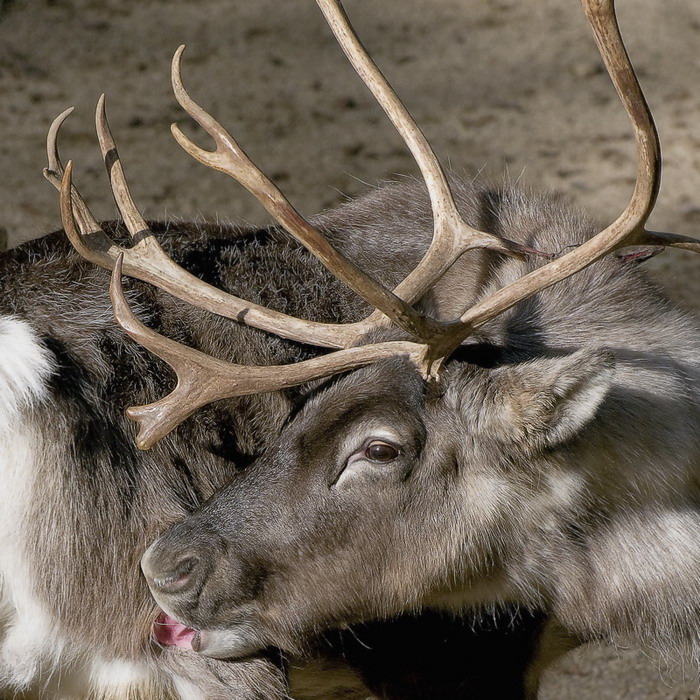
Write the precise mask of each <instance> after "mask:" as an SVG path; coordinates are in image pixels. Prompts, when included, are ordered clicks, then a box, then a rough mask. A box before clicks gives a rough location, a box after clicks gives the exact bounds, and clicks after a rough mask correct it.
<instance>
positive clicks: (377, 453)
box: [365, 440, 399, 462]
mask: <svg viewBox="0 0 700 700" xmlns="http://www.w3.org/2000/svg"><path fill="white" fill-rule="evenodd" d="M398 456H399V451H398V450H397V449H396V448H395V447H394V446H393V445H390V444H389V443H388V442H382V441H381V440H372V442H370V443H369V445H367V449H366V450H365V457H367V459H371V460H372V461H373V462H391V460H392V459H396V458H397V457H398Z"/></svg>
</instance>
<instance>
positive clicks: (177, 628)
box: [153, 612, 197, 649]
mask: <svg viewBox="0 0 700 700" xmlns="http://www.w3.org/2000/svg"><path fill="white" fill-rule="evenodd" d="M196 634H197V630H194V629H192V628H191V627H185V625H183V624H182V623H180V622H178V621H177V620H173V618H172V617H170V616H169V615H166V614H165V613H164V612H162V613H161V614H160V615H158V619H157V620H156V621H155V623H154V625H153V635H154V636H155V638H156V639H157V640H158V642H160V643H161V644H162V645H163V646H166V647H180V648H181V649H192V640H193V639H194V638H195V635H196Z"/></svg>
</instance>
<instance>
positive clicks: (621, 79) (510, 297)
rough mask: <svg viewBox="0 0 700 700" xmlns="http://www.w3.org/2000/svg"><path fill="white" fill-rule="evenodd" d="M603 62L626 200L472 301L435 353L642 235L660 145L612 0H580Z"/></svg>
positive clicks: (443, 351)
mask: <svg viewBox="0 0 700 700" xmlns="http://www.w3.org/2000/svg"><path fill="white" fill-rule="evenodd" d="M581 1H582V3H583V6H584V9H585V11H586V14H587V16H588V19H589V22H590V25H591V28H592V29H593V34H594V37H595V40H596V44H597V45H598V48H599V51H600V54H601V56H602V58H603V62H604V63H605V67H606V68H607V70H608V73H609V75H610V77H611V79H612V82H613V84H614V86H615V89H616V90H617V93H618V95H619V96H620V99H621V101H622V104H623V105H624V107H625V110H626V112H627V114H628V116H629V118H630V121H631V122H632V125H633V127H634V132H635V139H636V148H637V179H636V183H635V187H634V192H633V193H632V197H631V199H630V202H629V204H628V205H627V207H626V208H625V210H624V211H623V212H622V214H620V216H619V217H618V218H617V219H616V220H615V221H614V222H613V223H612V224H610V225H609V226H608V227H607V228H605V229H604V230H603V231H601V232H600V233H598V234H597V235H596V236H594V237H593V238H591V239H590V240H589V241H586V242H585V243H583V244H582V245H581V246H579V247H578V248H576V249H575V250H574V251H572V252H570V253H568V254H567V255H564V256H563V257H561V258H559V259H558V260H554V261H552V262H550V263H547V264H546V265H544V266H543V267H541V268H539V269H537V270H535V271H533V272H531V273H529V274H527V275H525V276H524V277H522V278H520V279H519V280H517V281H515V282H513V283H511V284H509V285H507V286H505V287H503V288H502V289H499V290H498V291H497V292H495V293H494V294H492V295H491V296H489V297H488V298H486V299H484V300H483V301H481V302H479V303H478V304H476V305H474V306H473V307H472V308H471V309H469V310H468V311H467V312H466V313H464V314H463V315H462V316H461V318H460V319H459V322H457V323H455V324H453V325H452V328H451V329H449V330H447V331H446V332H445V333H444V335H443V337H442V338H441V339H440V340H439V341H438V342H436V343H435V344H434V346H433V348H431V353H434V355H435V356H438V357H439V356H443V355H444V354H449V353H450V352H452V350H454V349H455V348H456V347H457V346H458V345H459V344H460V343H461V342H462V340H464V339H465V338H466V337H467V336H469V335H470V334H471V333H473V332H474V330H475V329H477V328H479V327H480V326H482V325H483V324H484V323H486V322H487V321H489V320H490V319H492V318H494V317H495V316H497V315H499V314H501V313H503V312H504V311H505V310H506V309H509V308H510V307H511V306H513V305H514V304H517V303H518V302H519V301H522V300H523V299H526V298H527V297H530V296H532V295H533V294H535V293H537V292H538V291H540V290H542V289H546V288H547V287H550V286H551V285H553V284H555V283H557V282H560V281H561V280H563V279H566V278H567V277H570V276H571V275H573V274H575V273H577V272H579V271H580V270H582V269H584V268H585V267H588V265H590V264H592V263H593V262H595V261H596V260H598V259H600V258H601V257H603V256H604V255H606V254H608V253H610V252H612V251H614V250H616V249H618V248H621V247H624V246H626V245H635V244H637V243H638V241H640V240H643V238H644V234H645V232H644V224H645V223H646V221H647V219H648V217H649V214H650V213H651V210H652V207H653V206H654V203H655V201H656V196H657V193H658V190H659V180H660V170H661V162H660V149H659V141H658V136H657V133H656V127H655V125H654V121H653V118H652V116H651V112H650V111H649V107H648V105H647V103H646V100H645V98H644V94H643V93H642V89H641V87H640V85H639V82H638V80H637V77H636V75H635V72H634V69H633V67H632V64H631V63H630V60H629V56H628V55H627V51H626V50H625V46H624V44H623V42H622V37H621V35H620V30H619V27H618V24H617V18H616V17H615V8H614V2H613V0H581Z"/></svg>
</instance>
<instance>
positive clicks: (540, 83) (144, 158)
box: [0, 0, 700, 700]
mask: <svg viewBox="0 0 700 700" xmlns="http://www.w3.org/2000/svg"><path fill="white" fill-rule="evenodd" d="M618 5H619V7H618V15H619V18H620V24H621V27H622V32H623V35H624V37H625V40H626V43H627V46H628V50H629V52H630V54H631V57H632V60H633V62H634V64H635V66H636V68H637V72H638V74H639V77H640V80H641V82H642V85H643V87H644V89H645V92H646V94H647V97H648V100H649V102H650V105H651V108H652V111H653V112H654V115H655V117H656V120H657V124H658V127H659V131H660V134H661V142H662V150H663V156H664V175H663V181H662V189H661V195H660V198H659V202H658V205H657V207H656V211H655V213H654V215H653V217H652V220H651V222H650V226H651V228H655V229H657V230H661V231H672V232H676V233H683V234H688V235H694V236H700V192H699V191H698V190H699V189H700V119H699V117H700V90H698V88H699V87H700V50H699V47H700V3H699V2H698V1H697V0H665V1H664V2H659V1H658V0H618ZM345 6H346V9H347V11H348V14H349V15H350V18H351V20H352V21H353V23H354V24H355V27H356V29H357V30H358V32H359V33H360V36H361V37H362V39H363V41H364V42H365V44H366V46H367V47H368V49H369V50H370V52H371V54H372V55H373V57H374V58H375V60H376V61H377V62H378V64H379V65H380V67H381V68H382V69H383V71H384V72H385V73H386V75H387V77H388V78H389V80H390V81H391V83H392V84H393V86H394V87H395V89H396V90H397V91H398V93H399V95H400V96H401V97H402V99H403V100H404V101H405V103H406V104H407V106H408V108H409V109H410V111H411V112H412V114H413V116H414V117H415V118H416V120H417V121H418V123H419V124H420V125H421V127H422V128H423V130H424V131H425V132H426V134H427V136H428V138H429V139H430V141H431V143H432V144H433V147H434V148H435V150H436V151H437V153H438V155H439V156H440V157H441V159H442V161H443V163H445V164H446V165H449V166H450V167H451V168H452V169H453V170H454V171H455V172H457V173H462V174H464V175H465V177H467V178H470V179H471V178H479V179H481V180H483V181H490V182H495V183H500V182H502V181H504V180H506V181H511V182H518V183H519V184H521V185H522V186H523V187H525V188H529V189H533V190H538V191H541V190H550V191H554V192H558V193H561V194H562V195H563V196H564V197H565V198H566V199H567V200H569V201H571V202H573V203H574V204H575V205H576V206H579V207H581V208H584V209H587V210H588V211H590V212H591V213H592V214H593V215H594V216H595V217H597V218H598V219H599V220H600V222H601V227H602V226H603V225H605V224H607V223H609V222H610V221H611V220H612V219H613V218H615V217H616V216H617V215H618V213H619V212H620V211H621V210H622V209H623V208H624V206H625V205H626V203H627V201H628V199H629V196H630V194H631V191H632V187H633V183H634V177H635V168H634V141H633V138H632V133H631V129H630V127H629V124H628V122H627V119H626V117H625V115H624V112H623V110H622V108H621V106H620V104H619V102H618V100H617V97H616V95H615V93H614V90H613V88H612V85H611V84H610V81H609V79H608V77H607V76H606V75H605V73H604V71H603V69H602V65H601V63H600V60H599V58H598V54H597V52H596V49H595V45H594V43H593V40H592V37H591V34H590V30H589V29H588V27H587V25H586V21H585V18H584V15H583V11H582V9H581V7H580V4H579V3H578V2H576V0H566V2H564V1H563V0H470V1H466V0H381V2H378V1H376V0H346V3H345ZM181 43H185V44H187V50H186V52H185V55H184V61H183V76H184V80H185V85H186V86H187V88H188V89H189V91H190V93H191V95H192V96H193V97H194V99H196V100H197V101H198V102H200V103H201V104H202V105H203V106H204V107H205V108H206V109H207V110H209V111H210V112H211V113H212V114H214V115H215V116H216V117H217V118H218V119H219V120H220V121H221V122H222V123H223V124H224V125H225V126H226V127H227V128H228V129H229V130H230V131H231V132H232V133H233V134H234V136H236V138H237V139H239V141H240V143H241V145H242V146H243V147H244V148H245V149H246V151H247V152H248V154H249V155H250V156H251V157H252V158H253V160H255V161H256V163H257V164H258V165H259V166H260V167H261V168H262V169H263V170H264V171H265V172H266V173H267V174H268V175H270V176H271V177H272V178H273V179H274V180H275V182H276V183H277V184H278V185H279V186H280V187H281V188H282V189H283V191H284V192H285V193H286V194H287V195H288V197H289V198H290V199H291V201H292V202H293V203H294V204H295V205H296V206H297V207H298V208H299V209H300V211H301V212H302V213H304V214H313V213H315V212H318V211H320V210H321V209H324V208H327V207H332V206H334V205H335V204H337V203H339V202H341V201H343V200H344V199H345V198H346V197H353V196H356V195H358V194H361V193H362V192H365V191H367V190H368V189H369V188H371V187H374V186H375V185H376V184H377V183H378V182H380V181H381V180H385V179H391V178H395V177H396V176H397V175H400V174H416V173H417V170H416V167H415V165H414V163H413V161H412V160H411V157H410V155H409V153H408V152H407V150H406V149H405V147H404V146H403V144H402V143H401V141H400V139H399V138H398V137H397V136H396V134H395V133H394V131H393V129H392V127H391V125H390V124H389V122H388V120H387V119H386V118H385V117H384V115H383V113H382V112H381V110H380V109H379V107H377V105H376V104H375V103H374V102H373V100H372V98H371V96H370V95H369V93H368V92H367V90H366V89H365V88H364V86H363V85H362V84H361V82H360V81H359V80H358V79H357V78H356V77H355V75H354V73H353V72H352V69H351V68H350V67H349V65H348V64H347V63H346V61H345V59H344V57H343V55H342V53H341V51H340V49H339V48H338V47H337V46H336V45H335V42H334V40H333V38H332V36H331V34H330V31H329V30H328V29H327V27H326V26H325V24H324V22H323V20H322V17H321V14H320V12H319V10H318V9H317V7H316V5H315V3H314V2H312V0H284V2H282V1H280V0H197V1H196V2H195V1H194V0H141V1H137V0H9V1H8V0H0V237H5V238H6V239H7V240H8V241H9V243H10V245H14V244H16V243H18V242H20V241H23V240H26V239H29V238H34V237H36V236H39V235H42V234H44V233H47V232H49V231H51V230H55V229H57V228H59V227H60V218H59V214H58V200H57V195H56V193H55V191H54V190H53V188H52V187H51V186H50V185H49V184H48V183H47V182H45V181H44V180H43V178H42V175H41V170H42V168H43V167H44V165H45V162H46V160H45V153H44V142H45V135H46V131H47V129H48V127H49V125H50V123H51V121H52V119H53V118H54V117H55V116H56V115H57V114H58V113H60V112H61V111H62V110H64V109H65V108H66V107H69V106H75V108H76V110H75V113H74V114H73V115H72V116H71V117H70V118H69V120H68V121H67V123H66V124H65V126H64V129H63V133H62V138H61V140H60V147H61V153H62V156H63V158H64V160H67V159H69V158H70V159H73V160H74V162H75V179H76V182H77V184H78V186H79V187H80V189H81V191H82V193H83V195H84V196H85V197H86V199H87V200H88V202H89V203H90V206H91V207H92V209H93V211H94V213H95V214H96V215H97V217H98V218H110V217H113V216H115V207H114V204H113V202H112V200H111V198H110V196H109V190H108V186H107V182H106V178H105V176H104V173H103V169H102V165H101V159H100V155H99V149H98V146H97V143H96V138H95V135H94V126H93V112H94V106H95V103H96V101H97V98H98V97H99V95H100V93H102V92H105V93H107V108H108V115H109V119H110V123H111V126H112V129H113V132H114V135H115V138H116V140H117V143H118V145H119V149H120V153H121V156H122V159H123V162H124V165H125V168H126V172H127V176H128V177H129V181H130V184H131V189H132V193H133V195H134V197H135V199H136V201H137V203H138V204H139V206H140V207H141V208H142V211H143V212H144V214H145V215H146V216H147V217H150V218H160V217H183V218H192V217H199V218H206V219H226V220H232V221H241V220H245V221H252V222H256V223H259V222H264V221H265V220H266V219H265V214H264V212H263V211H262V209H261V208H260V207H259V205H257V203H255V201H254V200H253V199H252V198H251V197H250V196H249V195H248V194H247V193H245V192H244V191H243V190H242V188H241V187H240V186H238V185H237V184H236V183H234V182H233V181H231V180H229V179H227V178H226V177H225V176H224V175H221V174H220V173H216V172H213V171H210V170H207V169H206V168H204V167H203V166H201V165H199V164H198V163H196V162H194V161H193V160H192V159H191V158H189V156H187V155H186V154H185V153H184V152H183V151H181V150H180V148H179V147H178V146H177V144H176V143H175V142H174V140H173V139H172V137H171V135H170V131H169V125H170V123H171V122H173V121H179V120H183V116H182V112H181V110H180V108H179V106H178V105H177V103H176V102H175V100H174V98H173V97H172V94H171V89H170V82H169V65H170V59H171V56H172V54H173V52H174V51H175V49H176V48H177V46H178V45H179V44H181ZM184 128H185V129H186V131H188V133H190V134H192V135H194V136H195V138H197V137H198V136H199V142H200V143H201V144H202V145H205V146H206V145H207V140H206V138H205V137H201V135H197V131H196V130H195V129H194V128H189V125H185V127H184ZM699 263H700V261H698V260H697V259H694V258H693V257H692V256H691V255H683V254H682V253H679V252H677V251H671V252H666V253H664V254H663V255H661V256H659V257H657V258H655V259H654V260H653V261H652V262H651V264H650V267H651V268H652V269H653V271H654V274H655V275H657V276H658V278H659V279H660V280H661V281H662V283H663V284H665V285H666V286H667V288H668V289H669V293H670V294H671V295H672V296H673V297H675V298H676V299H677V300H679V301H680V302H681V303H683V304H686V305H689V306H691V307H693V308H695V309H696V310H700V274H698V270H700V264H699ZM699 536H700V533H699ZM697 688H698V684H697V681H686V682H680V681H678V679H677V678H675V679H674V678H673V677H672V676H671V675H670V674H668V673H666V674H660V672H659V670H658V668H657V663H656V662H655V661H653V660H649V659H647V658H645V657H644V656H643V655H642V654H640V653H638V652H634V651H626V650H612V649H609V648H605V647H597V646H595V645H590V646H588V647H586V648H585V649H583V650H580V651H577V652H574V653H573V654H570V655H569V656H568V657H566V658H564V659H563V660H562V661H561V662H560V663H559V664H558V665H557V667H556V668H555V669H553V671H552V672H551V673H550V674H549V676H548V677H547V680H546V683H545V687H544V689H543V691H542V695H541V697H543V698H547V699H548V700H549V699H551V700H555V699H564V698H578V699H581V698H596V699H597V700H603V699H607V698H610V699H614V698H634V699H635V700H644V699H649V700H651V699H652V698H653V699H657V698H664V699H669V700H671V699H672V700H681V699H689V698H699V697H700V695H699V694H698V693H697V692H696V691H697Z"/></svg>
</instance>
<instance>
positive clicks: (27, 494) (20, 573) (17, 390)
mask: <svg viewBox="0 0 700 700" xmlns="http://www.w3.org/2000/svg"><path fill="white" fill-rule="evenodd" d="M49 358H50V355H49V353H48V352H47V351H46V350H45V349H44V348H43V347H42V346H41V345H40V344H39V342H38V340H37V338H36V334H35V333H34V331H33V330H32V329H31V328H30V326H29V325H28V324H27V323H26V322H24V321H21V320H19V319H15V318H11V317H4V318H0V611H1V618H2V619H1V620H0V623H1V624H0V687H1V686H3V685H8V684H9V685H12V686H15V687H19V688H26V687H29V686H30V685H32V684H33V683H34V682H36V681H37V680H38V677H39V676H41V675H43V674H45V672H46V670H47V667H49V668H50V667H51V665H52V664H53V663H54V662H55V661H56V660H57V658H58V656H59V655H60V653H61V645H60V643H59V642H58V641H57V640H56V639H55V635H54V633H53V625H52V624H51V620H50V617H49V615H48V613H47V612H46V610H45V609H44V608H43V606H42V605H41V603H40V601H39V600H38V599H37V597H36V595H35V593H34V586H33V582H32V580H31V576H30V572H29V566H28V562H27V556H26V554H25V531H26V521H27V518H28V513H29V506H30V503H31V499H32V491H33V482H34V475H35V463H36V449H37V438H36V436H35V435H34V434H33V432H32V429H31V428H30V427H29V426H28V425H27V424H26V423H25V421H24V420H23V418H22V410H23V409H24V408H26V407H27V406H29V405H31V403H32V402H34V401H37V400H39V399H40V398H42V397H43V396H44V395H45V394H46V380H47V378H48V376H49V374H50V373H51V362H50V359H49Z"/></svg>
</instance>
